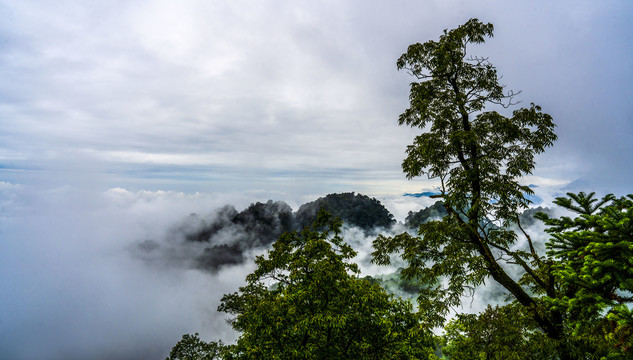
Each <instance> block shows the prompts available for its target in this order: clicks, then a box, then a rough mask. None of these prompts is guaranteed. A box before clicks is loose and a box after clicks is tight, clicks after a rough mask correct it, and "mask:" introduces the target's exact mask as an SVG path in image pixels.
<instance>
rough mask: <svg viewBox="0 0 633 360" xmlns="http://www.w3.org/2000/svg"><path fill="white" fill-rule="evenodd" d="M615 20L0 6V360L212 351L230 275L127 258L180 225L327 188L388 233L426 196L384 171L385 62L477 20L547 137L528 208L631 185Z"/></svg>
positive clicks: (393, 112)
mask: <svg viewBox="0 0 633 360" xmlns="http://www.w3.org/2000/svg"><path fill="white" fill-rule="evenodd" d="M632 15H633V2H631V1H626V0H622V1H616V0H610V1H597V0H594V1H582V0H570V1H551V0H547V1H521V2H519V1H507V0H503V1H501V0H499V1H457V0H455V1H451V0H437V1H432V0H420V1H406V0H401V1H400V0H394V1H368V0H363V1H360V0H359V1H342V0H336V1H290V0H288V1H239V0H232V1H211V0H209V1H193V0H183V1H169V0H162V1H135V0H125V1H113V0H108V1H98V0H95V1H79V0H77V1H72V0H71V1H63V2H62V1H44V0H41V1H29V0H19V1H14V0H0V357H2V358H4V357H7V358H12V359H24V360H30V359H34V360H35V359H37V360H41V359H60V360H61V359H64V360H72V359H86V358H91V359H99V358H103V359H139V358H147V359H149V358H164V357H165V356H167V353H168V350H169V348H170V347H171V346H172V345H173V344H175V342H176V341H177V340H178V339H179V337H180V335H182V334H183V333H186V332H190V333H193V332H200V333H201V335H203V336H204V338H206V339H217V338H224V339H225V340H227V339H228V341H230V340H231V336H232V335H231V333H230V332H229V331H228V327H227V326H226V324H225V323H224V320H223V319H224V316H220V315H218V314H217V313H216V312H215V308H216V307H217V304H218V303H219V298H220V296H221V294H223V293H228V292H232V291H235V290H236V287H237V286H238V285H237V284H238V283H239V282H240V281H242V280H243V278H244V276H245V274H247V273H248V272H249V271H251V270H252V269H251V268H249V265H247V266H245V267H235V268H228V269H224V270H222V271H221V273H220V274H218V275H217V276H210V275H209V274H205V273H201V272H199V271H194V270H191V269H189V268H176V269H174V268H170V267H167V266H155V267H148V266H146V264H144V263H142V262H139V261H138V259H136V258H134V257H131V256H130V251H129V249H130V248H133V247H134V246H135V245H136V244H138V243H139V242H140V241H144V240H147V239H151V240H154V241H157V242H158V243H160V244H162V246H167V247H168V246H173V244H174V241H176V240H177V239H172V238H169V237H168V236H167V234H168V233H169V229H170V228H172V227H173V226H175V225H177V224H178V222H179V221H181V220H182V219H183V218H184V217H185V216H187V215H188V214H189V213H191V212H197V213H199V214H203V215H205V214H206V215H208V214H209V213H210V212H212V210H213V209H215V208H216V207H220V206H222V205H224V204H226V203H232V204H233V205H235V206H236V208H238V210H242V209H243V208H244V207H246V206H247V205H248V204H249V203H250V202H252V201H255V200H266V199H268V198H272V199H274V200H285V201H287V202H288V203H289V204H290V205H291V206H292V207H293V208H294V209H295V210H296V209H297V206H298V205H300V204H302V203H304V202H306V201H310V200H314V199H315V198H316V196H322V195H325V194H327V193H331V192H341V191H356V192H361V193H365V194H369V195H375V196H378V197H379V198H380V199H381V200H382V201H383V203H385V204H386V205H387V206H388V208H389V209H390V210H391V211H392V212H394V213H395V215H396V217H397V218H398V219H399V220H402V219H403V217H404V216H405V215H406V213H407V211H409V210H416V209H418V208H419V207H420V206H421V204H422V203H424V201H427V200H429V199H426V200H425V199H412V198H403V197H402V196H401V195H402V194H403V193H405V192H415V191H421V190H429V189H431V188H432V186H433V183H431V182H429V181H428V180H425V179H416V180H413V181H407V180H406V179H405V177H404V175H403V174H402V171H401V169H400V163H401V161H402V159H403V157H404V151H405V149H406V146H407V145H408V144H409V143H410V142H411V141H412V139H413V137H414V136H415V135H416V134H417V133H418V130H416V129H409V128H406V127H399V126H398V125H397V119H398V115H399V114H400V113H401V112H402V111H403V110H404V109H405V108H407V107H408V91H409V88H408V87H409V86H408V84H409V83H410V82H411V81H412V80H413V79H412V78H411V77H410V76H409V75H407V74H406V72H398V71H397V69H396V65H395V63H396V59H397V58H398V57H399V56H400V55H401V54H402V53H403V52H404V51H406V48H407V46H408V45H409V44H412V43H415V42H424V41H427V40H430V39H434V40H436V39H437V38H438V37H439V35H440V34H441V33H442V30H443V29H447V28H454V27H456V26H459V25H460V24H463V23H464V22H466V21H467V20H468V19H469V18H472V17H476V18H479V19H480V20H481V21H484V22H492V23H493V24H494V25H495V36H494V38H492V39H489V40H488V41H487V42H486V43H485V44H483V45H479V46H473V47H472V49H473V51H474V52H475V53H476V54H478V55H482V56H488V57H489V59H490V61H491V62H492V63H493V64H494V65H495V66H497V68H498V70H499V73H500V74H501V75H503V79H502V83H504V84H506V85H507V88H508V89H509V90H510V89H512V90H515V91H518V90H521V91H522V93H521V95H520V96H519V100H522V101H523V103H522V104H521V105H524V106H529V104H530V102H534V103H536V104H539V105H541V106H542V108H543V111H544V112H546V113H549V114H551V115H552V116H553V118H554V120H555V122H556V124H557V125H558V127H557V129H556V132H557V134H558V136H559V140H558V141H557V142H556V144H555V145H554V147H552V148H550V149H548V150H547V152H546V153H545V154H544V155H542V156H540V157H539V158H538V159H537V161H538V162H537V169H536V171H535V172H534V176H531V177H529V178H527V179H525V182H526V183H532V184H536V185H539V186H540V188H537V194H538V195H539V196H540V197H541V198H544V200H545V202H546V203H547V200H551V196H552V195H555V194H559V193H560V192H563V191H566V190H575V191H581V190H584V191H594V190H595V191H598V192H600V193H605V192H614V193H616V194H625V193H631V192H633V187H632V186H631V184H632V183H633V156H631V154H633V141H631V138H633V115H632V114H633V105H632V104H633V102H632V101H631V99H633V68H632V67H633V46H632V44H633V22H631V17H632ZM421 202H422V203H421ZM424 205H428V203H425V204H424ZM541 233H542V231H541ZM362 240H363V241H364V242H363V243H364V244H368V242H369V241H370V240H367V239H362ZM60 324H62V325H60ZM227 334H228V335H227Z"/></svg>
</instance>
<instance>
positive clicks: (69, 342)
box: [0, 182, 427, 360]
mask: <svg viewBox="0 0 633 360" xmlns="http://www.w3.org/2000/svg"><path fill="white" fill-rule="evenodd" d="M77 184H79V183H77ZM0 185H1V186H0V208H1V209H2V217H0V236H1V238H2V243H1V245H0V246H1V250H0V273H2V274H3V276H2V277H1V278H0V286H1V288H2V289H3V291H2V295H0V339H1V340H0V354H2V355H3V357H6V358H11V359H16V360H20V359H25V360H26V359H85V358H90V359H113V358H115V359H139V358H145V359H153V358H164V357H165V356H167V355H168V353H169V350H170V349H171V347H172V346H173V345H174V344H175V343H176V342H177V341H178V340H179V339H180V337H181V336H182V335H183V334H185V333H194V332H198V333H200V336H201V338H203V339H207V340H211V339H222V340H223V341H225V342H232V341H233V340H235V338H236V336H237V335H236V334H235V332H234V331H233V330H232V329H231V328H230V327H229V326H228V324H227V323H226V321H225V320H226V318H227V317H228V315H227V314H222V313H218V312H217V311H216V308H217V306H218V305H219V302H220V298H221V296H222V294H225V293H231V292H235V291H237V289H238V287H239V286H240V285H242V284H244V279H245V277H246V275H247V274H248V273H250V272H252V271H253V269H254V266H253V261H252V260H253V258H254V256H255V255H257V254H261V253H264V252H265V250H266V249H267V247H268V246H269V245H270V242H271V241H272V240H271V239H268V240H267V241H265V242H257V241H256V236H255V235H253V234H249V233H248V231H253V228H252V227H250V228H249V227H248V226H246V225H244V224H237V225H236V224H233V223H230V222H229V221H228V220H227V219H228V217H227V212H228V213H232V212H238V213H239V212H240V211H243V210H244V209H247V208H248V207H249V206H250V205H251V204H253V203H256V202H258V201H262V202H266V201H267V200H266V198H267V197H270V195H271V194H267V193H244V194H201V193H195V194H185V193H180V192H169V191H136V192H132V191H128V190H125V189H122V188H113V189H109V190H106V191H99V190H97V189H95V188H86V187H82V186H70V185H64V186H60V187H50V186H49V187H46V186H42V185H40V184H36V183H34V184H27V185H16V184H12V183H7V182H2V183H0ZM277 195H278V194H277ZM284 200H286V201H287V202H288V203H291V204H292V210H294V211H296V210H297V208H298V206H297V205H296V203H294V202H293V200H291V199H288V198H286V199H284ZM425 201H427V199H406V198H405V199H402V197H400V196H397V197H396V196H394V197H392V198H387V199H386V205H388V207H389V208H390V210H392V212H394V213H395V214H396V218H397V219H398V220H402V216H403V213H404V212H406V211H409V210H410V209H415V208H420V207H421V205H420V204H421V203H423V202H425ZM286 206H288V208H290V205H286ZM403 210H406V211H403ZM398 216H399V218H398ZM214 222H215V223H222V222H224V223H225V224H229V225H230V226H224V227H222V228H221V229H220V231H218V232H217V233H215V234H214V236H212V237H211V239H210V240H209V241H192V239H191V234H194V233H196V231H198V230H200V229H201V228H202V227H203V224H205V223H206V224H207V225H208V224H209V223H214ZM399 226H402V225H399ZM383 231H386V230H383ZM188 236H189V239H188ZM344 236H345V238H346V240H348V241H349V242H350V243H351V244H352V245H354V247H355V248H356V249H357V251H358V252H359V255H358V256H357V258H356V259H355V261H357V262H359V264H360V265H361V269H362V270H363V273H365V274H369V275H376V274H380V273H386V272H390V271H393V270H392V269H390V268H381V267H377V266H375V265H372V264H371V263H370V261H369V254H370V253H371V241H372V240H373V238H374V237H375V234H374V233H368V232H367V231H365V230H362V229H359V228H350V227H346V228H345V230H344ZM245 239H248V241H245ZM236 243H239V244H241V245H240V247H239V261H233V262H230V261H229V262H226V261H225V262H221V263H219V264H218V265H217V266H211V267H209V266H201V263H200V256H201V255H204V254H205V250H206V249H209V248H210V247H213V246H216V247H215V248H213V251H209V250H206V253H209V254H214V253H217V250H218V248H217V246H220V247H221V246H223V245H225V246H229V247H230V246H232V244H236ZM202 265H204V264H202Z"/></svg>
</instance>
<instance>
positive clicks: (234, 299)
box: [218, 211, 433, 359]
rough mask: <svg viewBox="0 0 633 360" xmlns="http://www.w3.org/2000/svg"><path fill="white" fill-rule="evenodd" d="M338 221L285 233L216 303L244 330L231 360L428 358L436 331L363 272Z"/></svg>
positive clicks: (323, 219) (323, 220)
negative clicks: (243, 280)
mask: <svg viewBox="0 0 633 360" xmlns="http://www.w3.org/2000/svg"><path fill="white" fill-rule="evenodd" d="M340 227H341V223H340V220H337V219H333V218H331V216H329V215H328V214H327V213H325V212H323V211H322V212H321V213H320V215H319V217H318V218H317V220H316V221H315V223H314V224H313V226H312V227H311V228H308V227H306V228H305V229H303V230H302V231H301V232H300V233H298V232H289V233H285V234H283V235H282V236H281V237H280V239H279V240H278V241H277V242H275V244H274V245H273V249H272V250H271V251H270V252H269V253H268V255H267V256H266V257H264V256H259V257H257V259H256V260H255V263H256V265H257V269H256V270H255V271H254V272H253V273H252V274H250V275H248V277H247V279H246V280H247V285H246V286H244V287H241V288H240V289H239V291H238V292H236V293H234V294H229V295H225V296H224V297H223V298H222V304H221V305H220V307H219V308H218V310H220V311H224V312H227V313H230V314H233V315H234V316H235V317H234V318H232V319H231V320H230V323H231V325H232V326H233V328H235V329H236V330H238V331H240V332H241V333H242V334H241V336H240V337H239V339H238V340H237V344H235V345H233V346H231V349H230V351H229V355H228V356H227V358H228V359H253V358H255V359H296V358H301V359H428V358H431V357H432V356H433V349H432V346H433V337H432V334H431V333H430V331H429V330H428V329H427V328H424V327H423V326H422V325H421V324H420V322H419V319H418V316H417V315H416V314H415V313H414V312H413V309H412V304H411V303H410V302H408V301H404V300H401V299H395V298H394V297H393V296H391V295H389V294H387V293H386V292H385V290H384V289H382V288H381V287H380V286H379V285H377V284H375V283H372V282H370V281H368V280H365V279H361V278H359V277H358V273H359V270H358V267H357V265H356V264H353V263H351V262H350V260H351V259H352V258H353V257H354V256H355V255H356V252H355V251H354V250H352V248H351V247H350V246H349V245H347V244H346V243H345V242H344V241H343V239H342V237H341V236H340Z"/></svg>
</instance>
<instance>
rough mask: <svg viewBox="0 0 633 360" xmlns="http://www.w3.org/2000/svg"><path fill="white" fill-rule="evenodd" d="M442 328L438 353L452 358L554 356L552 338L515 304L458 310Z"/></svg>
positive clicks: (512, 359)
mask: <svg viewBox="0 0 633 360" xmlns="http://www.w3.org/2000/svg"><path fill="white" fill-rule="evenodd" d="M444 330H445V334H444V336H443V337H442V339H443V345H444V346H443V347H442V353H443V354H444V355H446V356H447V357H448V358H450V359H452V360H470V359H486V360H488V359H490V360H530V359H533V360H547V359H553V360H554V359H557V358H558V357H557V355H556V351H555V346H554V345H555V344H554V343H553V342H552V340H550V339H548V338H547V336H545V334H543V332H542V331H540V330H539V329H538V327H537V325H536V323H534V321H533V320H532V319H531V318H530V317H529V316H526V315H525V313H524V309H523V308H521V307H520V306H516V305H506V306H502V307H499V306H495V307H491V306H490V305H489V306H488V308H486V310H485V311H484V312H482V313H480V314H478V315H475V314H459V315H457V317H456V318H455V319H453V320H452V321H450V322H449V323H448V324H447V325H446V327H445V328H444Z"/></svg>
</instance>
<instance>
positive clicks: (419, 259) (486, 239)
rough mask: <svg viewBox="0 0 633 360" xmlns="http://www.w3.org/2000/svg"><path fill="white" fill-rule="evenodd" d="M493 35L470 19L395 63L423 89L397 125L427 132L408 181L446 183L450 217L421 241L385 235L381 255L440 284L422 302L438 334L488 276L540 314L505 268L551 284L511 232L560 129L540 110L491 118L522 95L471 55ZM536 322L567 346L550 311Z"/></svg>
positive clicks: (413, 149) (443, 193) (416, 89)
mask: <svg viewBox="0 0 633 360" xmlns="http://www.w3.org/2000/svg"><path fill="white" fill-rule="evenodd" d="M492 31H493V26H492V24H484V23H481V22H480V21H478V20H477V19H471V20H469V21H468V22H466V23H465V24H464V25H462V26H459V27H458V28H456V29H453V30H450V31H448V30H445V31H444V34H443V35H442V36H441V37H440V39H439V41H427V42H426V43H424V44H419V43H418V44H414V45H411V46H409V48H408V50H407V52H406V53H405V54H403V55H402V56H401V57H400V59H398V63H397V64H398V68H399V69H406V70H408V71H409V73H410V74H411V75H413V76H415V77H416V78H417V79H418V80H419V81H417V82H413V83H412V84H411V93H410V97H409V98H410V107H409V108H408V109H406V110H405V112H404V113H403V114H402V115H401V116H400V119H399V123H400V124H401V125H402V124H406V125H409V126H412V127H419V128H421V129H423V130H425V132H424V133H422V134H421V135H419V136H417V137H416V138H415V140H414V143H413V144H412V145H409V146H408V148H407V157H406V158H405V160H404V161H403V163H402V167H403V170H404V172H405V173H406V175H407V177H408V178H413V177H416V176H421V175H427V176H428V177H429V178H432V179H438V180H439V182H440V187H439V188H438V191H439V192H440V195H439V197H441V198H442V199H443V202H444V205H445V207H446V209H447V212H448V216H445V217H444V218H443V219H442V220H440V221H430V222H427V223H424V224H422V225H420V227H419V232H418V234H419V236H417V237H416V236H411V235H410V234H407V233H404V234H400V235H397V236H394V237H385V236H379V237H378V238H377V239H376V240H375V241H374V247H375V252H374V254H373V255H374V261H375V262H376V263H379V264H388V263H389V254H391V253H393V252H400V253H401V255H402V258H403V259H404V260H405V261H407V263H408V267H407V268H406V269H404V270H403V272H402V274H403V275H404V276H405V277H406V278H419V279H420V280H421V281H422V282H424V283H427V284H433V286H430V287H428V288H425V289H423V290H422V291H421V292H420V297H419V301H420V309H421V310H420V311H421V312H422V313H423V314H424V318H425V319H426V320H427V321H428V322H429V323H430V324H433V325H437V326H440V325H442V324H443V321H444V316H445V315H446V313H447V312H448V310H449V309H450V308H451V307H453V306H456V305H458V304H459V303H460V298H461V296H462V295H464V294H465V293H466V291H469V290H470V291H472V289H473V288H474V287H475V286H477V285H480V284H482V283H483V282H484V281H485V280H486V278H488V277H492V278H494V279H495V280H496V281H497V282H499V283H500V284H501V285H503V286H504V287H505V288H506V289H507V290H508V291H509V292H510V293H511V294H512V295H514V296H515V297H516V298H517V299H518V300H519V302H520V303H522V304H523V305H525V306H528V307H531V308H534V309H535V307H536V306H537V305H538V304H537V303H536V302H535V300H534V299H533V298H532V297H530V295H529V294H528V292H527V291H526V290H525V289H523V288H522V287H521V286H520V285H519V284H518V283H517V282H516V281H515V280H513V279H512V278H511V277H510V276H509V275H508V274H507V273H506V271H505V270H504V268H503V267H502V266H501V263H505V264H508V263H514V264H519V265H520V266H521V267H522V268H523V270H524V271H526V272H528V273H531V274H532V276H533V277H535V278H537V281H536V282H537V283H543V281H542V279H540V278H539V275H538V274H537V273H536V271H535V270H534V269H532V268H531V267H530V264H531V263H533V262H538V261H540V259H539V257H538V255H537V254H536V253H535V252H533V251H532V252H526V251H523V250H520V251H516V250H512V248H511V247H512V246H513V244H515V242H516V240H517V237H518V236H517V234H516V233H514V232H513V231H510V230H508V229H507V226H509V225H510V224H513V223H516V222H517V221H520V220H519V213H520V210H521V209H524V208H526V207H527V205H528V204H529V200H528V199H526V197H525V195H526V194H532V190H531V189H530V188H529V187H527V186H523V185H520V184H519V182H518V179H519V177H520V176H522V175H525V174H529V173H530V172H531V171H532V169H533V168H534V156H535V155H536V154H538V153H540V152H542V151H543V150H544V149H545V148H546V147H548V146H550V145H551V144H552V142H553V141H554V140H555V139H556V135H555V134H554V132H553V129H554V124H553V122H552V118H551V117H550V116H549V115H547V114H544V113H542V112H541V109H540V107H538V106H536V105H534V104H532V106H531V107H530V108H527V109H518V110H515V111H514V112H513V113H512V116H511V117H506V116H504V115H501V114H499V113H497V112H496V111H484V109H485V107H486V106H488V105H503V106H506V107H507V106H510V105H512V97H513V96H514V94H513V93H508V94H504V93H503V87H502V86H501V85H500V84H499V83H498V77H497V71H496V69H495V68H494V66H492V65H491V64H490V63H489V62H488V60H487V58H481V57H475V56H470V55H468V53H467V50H468V46H469V45H470V44H473V43H475V44H478V43H483V42H484V40H485V38H486V37H491V36H492ZM530 245H532V244H531V242H530ZM444 279H445V280H444ZM535 310H536V309H535ZM534 314H535V316H536V317H538V318H539V321H540V324H541V326H545V327H547V328H548V331H550V332H552V333H555V334H553V336H556V337H560V334H559V333H558V330H559V329H556V326H555V324H553V323H552V322H551V321H550V320H548V319H546V318H544V316H543V312H542V311H534Z"/></svg>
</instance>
